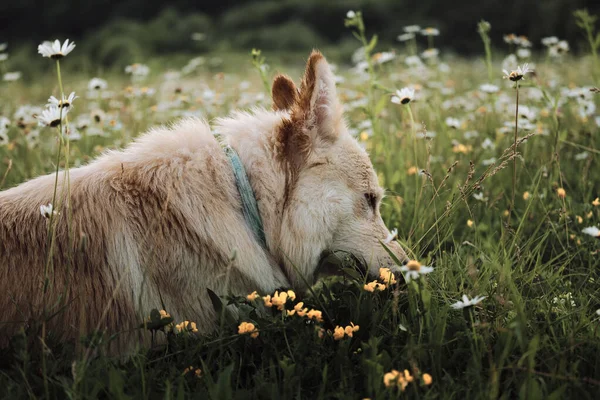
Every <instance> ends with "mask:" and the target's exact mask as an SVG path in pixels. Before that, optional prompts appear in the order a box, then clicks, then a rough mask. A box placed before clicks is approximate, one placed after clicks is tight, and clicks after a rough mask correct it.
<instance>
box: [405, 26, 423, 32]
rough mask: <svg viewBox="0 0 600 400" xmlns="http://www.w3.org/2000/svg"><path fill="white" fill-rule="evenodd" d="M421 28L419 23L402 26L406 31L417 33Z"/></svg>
mask: <svg viewBox="0 0 600 400" xmlns="http://www.w3.org/2000/svg"><path fill="white" fill-rule="evenodd" d="M420 30H421V27H420V26H419V25H408V26H405V27H404V32H406V33H417V32H419V31H420Z"/></svg>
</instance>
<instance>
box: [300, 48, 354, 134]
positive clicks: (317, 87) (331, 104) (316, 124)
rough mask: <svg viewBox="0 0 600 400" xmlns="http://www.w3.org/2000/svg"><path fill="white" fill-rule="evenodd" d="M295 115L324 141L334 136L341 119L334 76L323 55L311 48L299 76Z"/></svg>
mask: <svg viewBox="0 0 600 400" xmlns="http://www.w3.org/2000/svg"><path fill="white" fill-rule="evenodd" d="M294 114H299V115H294V117H295V118H298V117H301V118H302V119H303V120H304V126H305V128H308V129H310V130H312V129H315V128H316V130H317V132H316V133H317V135H319V137H320V138H321V139H324V140H326V141H335V139H336V138H337V134H338V132H337V124H338V122H339V121H340V120H341V117H342V115H341V107H340V104H339V102H338V99H337V92H336V89H335V76H334V75H333V72H332V71H331V68H330V67H329V64H328V63H327V60H325V57H323V55H322V54H321V53H320V52H318V51H313V52H312V54H311V55H310V57H309V58H308V62H307V63H306V70H305V71H304V77H303V78H302V85H301V86H300V94H299V98H298V102H297V104H296V107H295V108H294Z"/></svg>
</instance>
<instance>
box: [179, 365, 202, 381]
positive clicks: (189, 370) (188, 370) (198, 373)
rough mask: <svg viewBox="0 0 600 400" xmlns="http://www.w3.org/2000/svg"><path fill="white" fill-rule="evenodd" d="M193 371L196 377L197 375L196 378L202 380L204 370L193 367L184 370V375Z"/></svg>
mask: <svg viewBox="0 0 600 400" xmlns="http://www.w3.org/2000/svg"><path fill="white" fill-rule="evenodd" d="M191 371H194V375H196V378H200V377H201V376H202V370H201V369H200V368H196V369H194V367H192V366H191V365H190V366H189V367H187V368H186V369H184V370H183V375H185V374H187V373H188V372H191Z"/></svg>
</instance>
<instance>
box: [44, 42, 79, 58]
mask: <svg viewBox="0 0 600 400" xmlns="http://www.w3.org/2000/svg"><path fill="white" fill-rule="evenodd" d="M74 48H75V43H74V42H71V43H69V39H67V40H65V42H64V43H63V44H62V46H61V44H60V41H59V40H58V39H57V40H55V41H54V42H44V43H42V44H40V45H39V46H38V53H40V54H41V55H42V57H49V58H51V59H53V60H59V59H61V58H63V57H64V56H66V55H67V54H69V53H70V52H72V51H73V49H74Z"/></svg>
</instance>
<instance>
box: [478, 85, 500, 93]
mask: <svg viewBox="0 0 600 400" xmlns="http://www.w3.org/2000/svg"><path fill="white" fill-rule="evenodd" d="M479 90H481V91H482V92H486V93H496V92H497V91H498V90H500V88H499V87H498V86H496V85H492V84H491V83H484V84H483V85H481V86H479Z"/></svg>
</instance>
